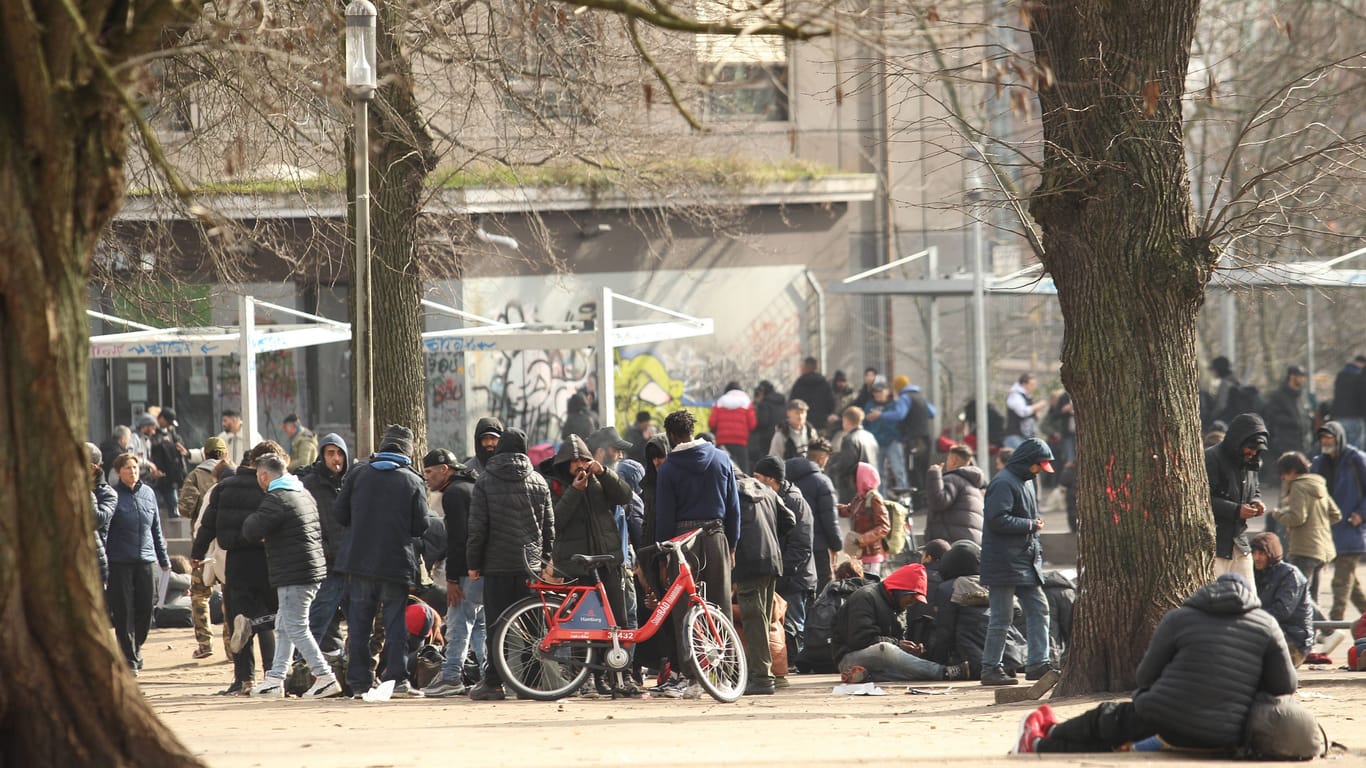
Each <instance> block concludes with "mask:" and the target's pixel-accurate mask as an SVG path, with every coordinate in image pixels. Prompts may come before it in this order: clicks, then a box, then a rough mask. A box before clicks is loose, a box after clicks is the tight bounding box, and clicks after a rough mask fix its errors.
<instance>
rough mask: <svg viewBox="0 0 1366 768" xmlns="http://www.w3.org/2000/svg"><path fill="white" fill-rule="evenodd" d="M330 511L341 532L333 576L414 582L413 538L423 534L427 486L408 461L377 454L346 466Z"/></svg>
mask: <svg viewBox="0 0 1366 768" xmlns="http://www.w3.org/2000/svg"><path fill="white" fill-rule="evenodd" d="M332 510H333V514H334V515H335V516H336V519H337V522H339V523H341V524H342V525H343V526H345V527H346V534H345V535H344V536H343V537H342V543H341V547H340V548H339V549H338V550H337V559H336V565H335V567H336V570H337V572H339V573H345V574H348V575H350V576H361V577H366V578H371V579H377V580H380V581H391V582H398V583H401V584H407V585H410V586H411V585H414V584H418V583H420V574H419V569H420V562H419V560H418V551H417V547H416V546H415V543H414V539H417V538H418V537H420V536H421V535H422V534H423V533H426V531H427V486H426V483H424V482H423V480H422V475H420V474H418V473H417V470H416V469H414V468H413V460H412V459H411V458H409V457H408V456H405V455H404V454H401V453H394V452H391V451H380V452H379V453H376V454H375V455H374V456H371V457H370V458H369V459H367V460H366V461H362V462H360V463H359V464H357V465H356V466H354V467H352V468H351V469H350V471H348V472H347V473H346V478H345V479H344V480H343V481H342V487H341V491H340V492H339V493H338V494H337V500H336V503H335V504H334V505H333V507H332Z"/></svg>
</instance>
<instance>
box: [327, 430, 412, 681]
mask: <svg viewBox="0 0 1366 768" xmlns="http://www.w3.org/2000/svg"><path fill="white" fill-rule="evenodd" d="M412 453H413V432H412V430H410V429H408V428H407V427H404V426H401V425H398V424H390V425H389V426H388V427H386V428H385V429H384V434H383V436H382V437H380V440H379V451H378V452H377V453H375V455H374V456H371V457H370V458H369V459H367V460H366V461H362V462H360V463H359V464H357V465H356V466H355V467H352V468H351V470H350V471H349V472H347V473H346V479H345V480H344V481H343V482H342V488H341V492H340V493H339V494H337V501H336V504H335V506H334V507H333V511H334V512H335V515H336V519H337V522H338V523H341V525H342V526H343V527H345V528H346V534H345V535H344V536H343V537H342V542H341V548H340V549H339V550H338V552H337V563H336V569H337V572H338V573H344V574H346V576H347V579H348V581H347V591H348V602H347V606H348V608H347V611H346V619H347V625H348V626H351V627H369V626H372V625H373V624H374V619H375V611H376V610H377V609H378V610H381V611H382V612H383V616H384V651H383V659H384V673H383V680H384V681H388V680H393V681H394V692H393V696H394V697H395V698H417V697H421V696H422V691H420V690H417V689H416V688H413V687H412V686H411V685H410V684H409V683H408V678H407V674H406V669H407V644H408V636H407V628H406V627H404V625H403V611H404V609H405V608H406V607H407V604H408V590H409V589H410V588H411V587H413V586H415V585H417V584H418V583H419V581H420V577H419V575H418V569H419V567H420V563H419V561H418V552H417V546H416V544H415V542H414V539H417V538H418V537H420V536H422V534H424V533H426V531H427V489H426V487H425V484H424V483H423V480H422V476H421V475H420V474H418V472H417V470H416V469H415V468H414V467H413V459H412ZM347 647H348V649H349V654H348V655H349V657H350V658H352V659H368V658H369V657H370V633H368V632H354V631H353V632H351V633H350V635H349V637H348V638H347ZM372 677H373V675H372V673H371V670H370V665H369V664H351V665H350V666H348V667H347V672H346V678H347V682H349V683H350V685H351V690H352V691H354V692H355V693H356V695H358V696H359V695H361V694H363V693H364V692H366V691H368V690H370V687H371V684H372V683H373V682H374V681H373V679H372Z"/></svg>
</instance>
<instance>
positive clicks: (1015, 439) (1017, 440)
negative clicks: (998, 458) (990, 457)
mask: <svg viewBox="0 0 1366 768" xmlns="http://www.w3.org/2000/svg"><path fill="white" fill-rule="evenodd" d="M1024 441H1025V439H1024V436H1023V435H1006V436H1005V439H1004V440H1002V441H1001V446H1002V447H1004V448H1009V449H1010V450H1012V451H1013V450H1015V449H1016V448H1019V447H1020V445H1021V444H1022V443H1023V442H1024Z"/></svg>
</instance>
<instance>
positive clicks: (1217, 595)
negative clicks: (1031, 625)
mask: <svg viewBox="0 0 1366 768" xmlns="http://www.w3.org/2000/svg"><path fill="white" fill-rule="evenodd" d="M1260 605H1261V604H1260V603H1259V602H1258V600H1257V593H1256V592H1254V591H1253V589H1252V585H1251V584H1250V583H1249V582H1248V581H1247V580H1246V579H1244V578H1243V577H1242V576H1241V575H1239V574H1234V573H1230V574H1225V575H1223V576H1220V577H1219V578H1218V579H1217V580H1215V581H1214V582H1212V583H1210V584H1206V585H1205V586H1203V587H1201V588H1200V589H1198V590H1196V592H1195V594H1194V595H1191V597H1190V598H1189V599H1188V600H1186V602H1185V604H1184V605H1183V606H1181V607H1180V608H1177V609H1176V610H1174V611H1171V612H1170V613H1168V614H1167V615H1166V616H1165V617H1163V619H1162V623H1161V624H1159V625H1158V626H1157V632H1156V633H1154V634H1153V639H1152V643H1150V644H1149V646H1148V652H1147V653H1145V654H1143V660H1142V661H1140V662H1139V664H1138V692H1137V693H1135V694H1134V698H1133V701H1124V702H1106V703H1105V704H1102V705H1100V706H1099V707H1097V708H1096V709H1093V710H1091V711H1090V712H1087V713H1085V714H1083V715H1080V716H1078V717H1075V718H1072V719H1071V720H1068V721H1067V722H1065V723H1056V721H1055V720H1054V719H1053V715H1052V710H1050V709H1048V708H1047V707H1040V708H1039V709H1038V710H1036V711H1035V712H1033V713H1031V714H1030V715H1029V716H1028V718H1026V720H1025V728H1024V730H1023V731H1022V735H1021V738H1020V744H1019V745H1018V747H1017V751H1019V752H1107V751H1110V750H1113V749H1117V748H1119V747H1122V746H1124V745H1126V744H1130V743H1132V744H1133V745H1134V748H1135V750H1137V751H1145V750H1151V749H1161V748H1163V747H1167V746H1172V747H1186V748H1194V749H1219V750H1230V751H1232V750H1233V749H1235V748H1237V747H1238V746H1239V744H1241V743H1242V739H1243V731H1244V724H1245V722H1246V721H1247V715H1248V711H1249V710H1250V709H1251V708H1252V702H1253V699H1254V698H1256V696H1257V694H1258V693H1267V694H1270V695H1272V696H1284V695H1287V694H1291V693H1294V692H1295V687H1296V679H1295V669H1294V667H1293V666H1291V663H1290V652H1289V651H1288V650H1286V647H1285V638H1284V636H1283V635H1282V634H1281V629H1280V627H1278V626H1277V625H1276V620H1275V619H1273V618H1271V615H1270V614H1268V613H1267V612H1266V611H1263V610H1262V609H1261V607H1260ZM1055 723H1056V724H1055Z"/></svg>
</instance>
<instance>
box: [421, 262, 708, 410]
mask: <svg viewBox="0 0 1366 768" xmlns="http://www.w3.org/2000/svg"><path fill="white" fill-rule="evenodd" d="M618 301H620V302H624V303H626V304H631V305H634V306H636V307H640V308H642V309H645V310H648V311H651V312H655V313H658V314H662V315H665V316H667V317H669V318H671V319H669V320H656V321H653V322H639V323H629V324H628V323H621V322H617V320H616V306H615V304H614V302H618ZM422 305H423V306H425V307H427V308H429V309H432V310H435V311H437V312H441V313H443V314H448V315H452V316H454V317H458V318H460V319H462V320H468V321H474V322H476V323H480V325H478V326H473V327H466V328H454V329H451V330H441V331H428V332H426V333H424V334H422V343H423V346H424V348H425V349H426V351H427V352H429V353H434V352H497V351H508V350H525V349H538V350H550V349H597V350H600V354H598V360H597V375H598V420H599V422H600V423H601V424H603V425H604V426H608V425H612V424H615V423H616V387H615V384H616V377H615V375H614V368H615V365H616V355H615V354H613V353H614V352H615V351H616V350H617V349H619V348H621V347H629V346H634V345H637V344H653V343H655V342H659V341H675V340H678V339H688V338H695V337H698V336H710V335H712V333H714V324H713V322H712V320H711V318H700V317H693V316H692V315H686V314H683V313H682V312H675V311H674V310H671V309H666V308H665V307H661V306H658V305H656V304H650V303H648V302H645V301H641V300H640V299H634V298H631V297H630V296H625V295H623V294H620V293H616V292H615V291H613V290H612V289H610V288H603V289H602V302H601V303H600V304H599V305H598V319H597V322H596V323H595V324H594V327H593V329H592V330H584V329H583V328H581V327H579V326H571V325H557V326H535V327H532V326H529V325H528V324H527V323H504V322H500V321H498V320H494V319H492V318H488V317H482V316H480V315H476V314H474V313H472V312H466V311H464V310H460V309H456V308H454V307H449V306H445V305H443V304H438V303H436V302H434V301H427V300H423V302H422Z"/></svg>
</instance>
